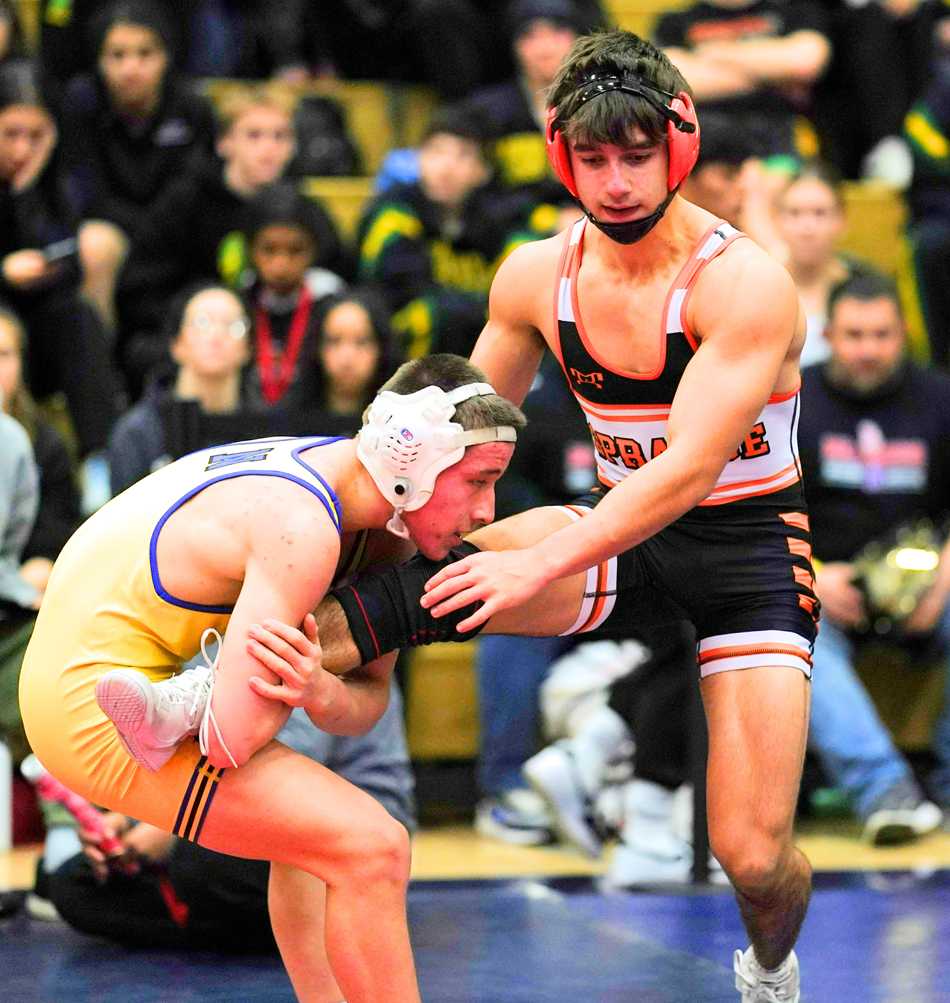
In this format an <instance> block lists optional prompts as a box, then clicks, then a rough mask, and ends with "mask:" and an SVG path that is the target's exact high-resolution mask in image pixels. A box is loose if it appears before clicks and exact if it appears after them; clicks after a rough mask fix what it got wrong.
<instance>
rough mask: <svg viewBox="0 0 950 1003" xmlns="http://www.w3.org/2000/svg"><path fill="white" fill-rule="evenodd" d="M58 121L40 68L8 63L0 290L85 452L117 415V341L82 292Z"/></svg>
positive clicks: (42, 389)
mask: <svg viewBox="0 0 950 1003" xmlns="http://www.w3.org/2000/svg"><path fill="white" fill-rule="evenodd" d="M56 145H57V133H56V127H55V125H54V123H53V119H52V116H51V115H50V113H49V111H48V109H47V107H46V105H45V104H44V102H43V99H42V97H41V96H40V92H39V90H38V88H37V83H36V79H35V74H34V73H33V70H32V67H27V69H26V72H23V71H22V68H18V67H7V68H4V69H2V70H0V295H2V296H3V298H4V299H5V300H7V302H9V304H10V305H11V306H12V307H13V309H14V310H15V312H16V314H17V315H18V316H19V318H20V319H21V321H22V322H23V325H24V327H25V328H26V331H27V334H28V348H29V357H28V366H27V385H28V386H29V388H30V390H31V392H32V393H33V395H34V396H35V397H36V398H37V399H40V400H42V399H43V398H45V397H47V396H49V395H50V394H52V393H54V392H56V391H62V392H63V393H64V394H65V396H66V401H67V404H68V406H69V412H70V417H71V419H72V422H73V425H74V427H75V432H76V436H77V438H78V441H79V448H80V452H81V454H82V455H83V456H85V455H86V454H88V453H90V452H93V451H95V450H98V449H101V448H102V447H103V446H104V445H105V442H106V438H107V436H108V432H109V428H110V427H111V425H112V422H113V420H114V417H115V415H116V413H117V406H118V401H117V386H116V383H115V379H114V373H113V368H112V363H111V352H110V345H109V342H108V339H107V336H106V333H105V330H104V328H103V326H102V323H101V321H100V320H99V317H98V314H97V313H96V312H95V311H94V310H92V309H91V308H90V307H88V306H87V305H86V304H85V302H84V301H83V300H82V298H81V297H80V295H79V290H80V283H81V280H82V274H83V268H82V263H81V261H80V256H79V246H78V241H77V233H76V224H77V220H76V217H75V215H74V214H73V212H72V209H71V207H70V205H69V201H68V199H67V197H66V194H65V190H64V184H63V178H62V175H61V172H60V171H59V168H58V162H57V159H56V156H55V153H56Z"/></svg>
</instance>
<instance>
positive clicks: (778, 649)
mask: <svg viewBox="0 0 950 1003" xmlns="http://www.w3.org/2000/svg"><path fill="white" fill-rule="evenodd" d="M746 655H794V656H795V657H796V658H800V659H801V660H802V661H803V662H806V663H807V664H808V665H809V666H811V656H810V655H809V654H808V652H807V651H805V650H804V649H802V648H796V647H795V645H794V644H730V645H727V646H726V647H724V648H712V649H711V650H708V651H701V652H700V653H699V664H700V665H705V664H706V662H713V661H716V660H717V659H720V658H739V657H742V656H746Z"/></svg>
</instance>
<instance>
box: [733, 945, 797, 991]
mask: <svg viewBox="0 0 950 1003" xmlns="http://www.w3.org/2000/svg"><path fill="white" fill-rule="evenodd" d="M732 969H733V971H734V972H735V973H736V989H738V990H739V992H740V993H741V994H742V995H741V999H742V1003H799V1000H800V999H801V988H800V984H799V975H798V958H796V957H795V952H794V951H792V952H791V953H790V954H789V956H788V957H787V958H786V959H785V960H784V961H783V962H782V963H781V965H779V966H778V968H776V969H774V970H772V971H770V970H768V969H765V968H763V967H762V966H761V965H760V964H759V963H758V961H756V960H755V955H754V954H753V953H752V948H751V947H749V948H747V949H746V950H745V952H742V951H736V953H735V956H734V957H733V959H732Z"/></svg>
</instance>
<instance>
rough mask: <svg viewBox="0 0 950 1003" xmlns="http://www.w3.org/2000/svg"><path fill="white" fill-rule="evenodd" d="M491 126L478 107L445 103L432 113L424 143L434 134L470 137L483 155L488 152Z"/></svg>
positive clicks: (423, 138)
mask: <svg viewBox="0 0 950 1003" xmlns="http://www.w3.org/2000/svg"><path fill="white" fill-rule="evenodd" d="M489 132H490V127H489V125H488V122H487V121H486V120H485V117H484V116H483V115H482V113H481V112H480V111H479V110H478V109H477V108H472V107H466V106H465V105H462V104H454V105H443V106H442V107H441V108H437V109H436V110H435V111H434V112H433V113H432V118H431V119H429V124H428V125H427V126H426V129H425V132H423V134H422V141H421V142H422V143H425V142H426V141H427V140H429V139H431V138H432V137H433V136H438V135H440V134H445V135H449V136H458V137H459V138H461V139H468V140H471V142H473V143H475V144H476V145H477V146H478V148H479V150H481V152H482V155H483V156H485V155H486V153H487V143H488V140H489V138H490V137H489Z"/></svg>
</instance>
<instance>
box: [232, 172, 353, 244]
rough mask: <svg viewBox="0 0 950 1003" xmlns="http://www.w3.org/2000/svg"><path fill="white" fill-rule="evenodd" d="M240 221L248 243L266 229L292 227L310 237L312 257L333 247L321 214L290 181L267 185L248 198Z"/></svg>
mask: <svg viewBox="0 0 950 1003" xmlns="http://www.w3.org/2000/svg"><path fill="white" fill-rule="evenodd" d="M241 219H242V229H243V230H244V236H245V237H246V238H247V240H248V241H249V242H250V241H252V240H253V239H254V238H255V237H256V236H257V234H258V233H259V232H260V231H261V230H263V229H265V228H266V227H268V226H295V227H298V228H299V229H301V230H305V231H306V232H307V233H308V234H309V235H310V238H311V239H312V240H313V243H314V252H315V256H317V254H318V253H319V252H320V251H325V250H326V248H327V247H328V246H330V245H334V246H335V244H336V236H335V235H334V234H333V233H332V232H331V231H330V229H329V228H328V225H327V217H326V215H325V213H323V212H321V211H320V209H319V208H318V207H317V205H316V203H315V202H314V200H313V199H311V198H308V197H307V196H306V195H304V194H302V193H301V192H300V190H299V189H298V188H297V186H296V185H295V184H294V183H293V182H291V181H278V182H277V183H276V184H273V185H268V186H267V187H266V188H264V189H262V190H261V191H259V192H258V193H257V194H256V195H254V196H253V197H252V198H250V199H248V201H247V202H246V203H245V205H244V208H243V211H242V215H241Z"/></svg>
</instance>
